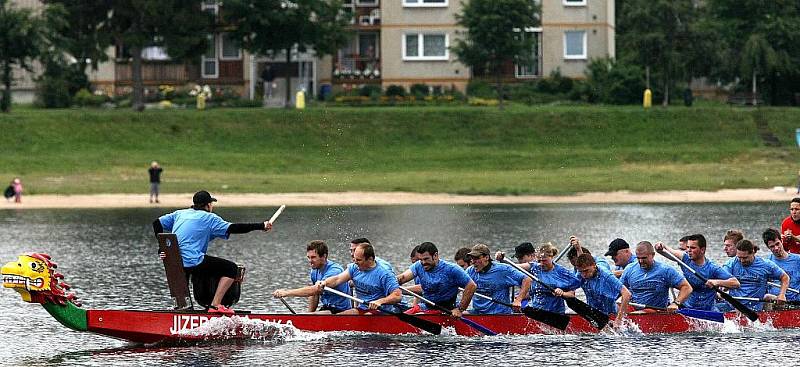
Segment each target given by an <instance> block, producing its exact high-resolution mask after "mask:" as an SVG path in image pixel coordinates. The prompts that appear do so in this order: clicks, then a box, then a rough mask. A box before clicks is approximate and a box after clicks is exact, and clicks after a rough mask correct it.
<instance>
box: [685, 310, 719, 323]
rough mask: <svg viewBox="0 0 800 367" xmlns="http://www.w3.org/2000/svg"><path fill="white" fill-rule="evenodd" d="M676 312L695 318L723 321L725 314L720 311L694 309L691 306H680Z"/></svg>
mask: <svg viewBox="0 0 800 367" xmlns="http://www.w3.org/2000/svg"><path fill="white" fill-rule="evenodd" d="M678 313H679V314H681V315H683V316H686V317H692V318H695V319H701V320H708V321H713V322H725V316H724V315H723V314H722V312H714V311H705V310H695V309H692V308H682V309H680V310H678Z"/></svg>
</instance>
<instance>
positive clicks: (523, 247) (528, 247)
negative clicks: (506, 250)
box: [514, 242, 536, 259]
mask: <svg viewBox="0 0 800 367" xmlns="http://www.w3.org/2000/svg"><path fill="white" fill-rule="evenodd" d="M535 252H536V249H534V248H533V244H532V243H530V242H523V243H520V244H519V245H518V246H517V247H514V257H515V258H517V259H519V258H522V257H523V256H525V255H530V254H532V253H535Z"/></svg>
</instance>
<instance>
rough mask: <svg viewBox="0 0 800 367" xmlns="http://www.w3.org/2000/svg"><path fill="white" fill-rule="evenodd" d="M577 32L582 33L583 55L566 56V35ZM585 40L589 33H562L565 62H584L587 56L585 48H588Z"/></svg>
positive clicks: (583, 30)
mask: <svg viewBox="0 0 800 367" xmlns="http://www.w3.org/2000/svg"><path fill="white" fill-rule="evenodd" d="M577 32H583V54H581V55H568V54H567V33H577ZM587 38H589V32H587V31H586V30H585V29H574V30H569V31H564V59H565V60H586V54H587V50H586V48H587V46H588V42H587Z"/></svg>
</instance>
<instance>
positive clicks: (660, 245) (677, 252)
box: [653, 242, 686, 261]
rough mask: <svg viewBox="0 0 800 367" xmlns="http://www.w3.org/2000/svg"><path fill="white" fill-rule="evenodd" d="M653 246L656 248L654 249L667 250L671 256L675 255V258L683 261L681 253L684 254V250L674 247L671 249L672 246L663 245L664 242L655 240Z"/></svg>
mask: <svg viewBox="0 0 800 367" xmlns="http://www.w3.org/2000/svg"><path fill="white" fill-rule="evenodd" d="M653 247H655V248H656V251H661V250H666V251H667V252H669V253H670V254H672V256H675V258H676V259H680V260H681V261H683V255H684V254H686V253H685V252H683V251H681V250H675V249H673V248H671V247H669V246H667V245H665V244H663V243H661V242H656V243H655V244H654V245H653Z"/></svg>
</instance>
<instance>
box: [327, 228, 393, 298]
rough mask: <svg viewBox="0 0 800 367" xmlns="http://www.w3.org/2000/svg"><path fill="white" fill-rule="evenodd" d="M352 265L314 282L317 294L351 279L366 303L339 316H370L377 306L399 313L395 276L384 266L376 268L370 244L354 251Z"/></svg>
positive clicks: (376, 264)
mask: <svg viewBox="0 0 800 367" xmlns="http://www.w3.org/2000/svg"><path fill="white" fill-rule="evenodd" d="M353 261H354V262H353V263H351V264H349V265H348V266H347V271H345V272H342V273H341V274H339V275H337V276H334V277H330V278H328V279H325V280H323V281H319V282H317V288H318V289H319V291H320V292H322V291H323V289H324V288H325V287H337V286H338V285H340V284H342V283H346V282H348V281H350V280H352V281H353V284H354V287H355V290H356V296H357V297H358V298H360V299H361V300H363V301H365V303H367V305H364V304H361V305H358V307H356V308H352V309H349V310H347V311H344V312H342V313H341V314H365V313H373V312H374V310H377V309H378V308H379V307H381V306H383V308H384V309H386V308H391V309H392V311H393V312H400V311H401V310H400V309H397V308H396V306H395V304H397V303H399V302H400V301H401V300H402V298H403V295H402V293H401V292H400V285H399V284H398V283H397V278H395V276H394V273H392V272H391V271H390V270H389V269H387V268H386V267H385V266H381V265H378V263H377V262H376V261H375V250H374V249H373V247H372V245H371V244H369V243H361V244H359V245H358V246H356V248H355V250H354V251H353Z"/></svg>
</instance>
